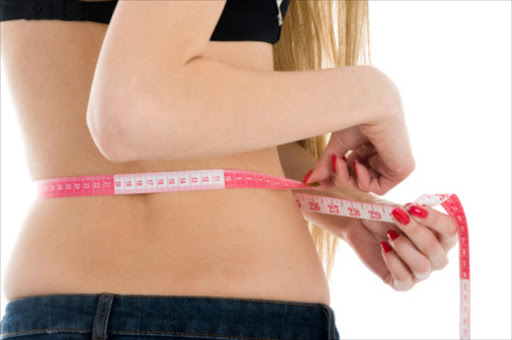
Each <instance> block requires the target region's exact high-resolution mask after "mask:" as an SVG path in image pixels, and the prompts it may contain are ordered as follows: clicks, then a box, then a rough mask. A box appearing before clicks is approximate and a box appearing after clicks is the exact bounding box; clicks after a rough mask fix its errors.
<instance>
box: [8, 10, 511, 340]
mask: <svg viewBox="0 0 512 340" xmlns="http://www.w3.org/2000/svg"><path fill="white" fill-rule="evenodd" d="M370 46H371V55H372V64H373V65H374V66H376V67H377V68H379V69H381V70H382V71H383V72H384V73H386V74H387V75H388V76H389V77H390V78H391V79H393V81H394V82H395V83H396V84H397V86H398V88H399V90H400V93H401V95H402V99H403V103H404V108H405V113H406V119H407V125H408V128H409V134H410V138H411V143H412V149H413V152H414V156H415V159H416V164H417V167H416V170H415V172H414V173H413V174H412V175H411V176H410V177H409V178H408V179H407V180H405V181H404V182H403V183H402V184H400V185H399V186H398V187H396V188H395V189H393V190H392V191H391V192H389V193H388V194H387V195H386V196H385V198H387V199H389V200H392V201H395V202H397V203H405V202H408V201H411V200H414V199H416V198H417V197H418V196H419V195H421V194H423V193H456V194H457V196H458V197H459V198H460V200H461V202H462V204H463V206H464V209H465V212H466V216H467V219H468V229H469V238H470V247H471V249H470V252H471V293H472V296H471V299H472V301H471V309H472V310H471V334H472V338H474V339H510V338H512V333H511V321H510V320H511V4H510V2H508V1H453V2H452V1H370ZM1 81H2V83H1V85H2V86H1V91H2V92H1V99H2V106H1V110H2V112H1V232H2V233H1V236H2V237H1V240H2V241H1V255H2V257H1V265H2V274H3V271H4V269H5V263H6V262H7V260H8V257H9V255H10V252H11V249H12V246H13V244H14V242H15V239H16V237H17V234H18V231H19V227H20V225H21V222H22V220H23V218H24V216H25V214H26V213H27V208H28V207H29V205H30V201H31V200H32V199H33V196H31V193H32V191H31V184H30V178H29V176H28V172H27V164H26V160H25V154H24V147H23V144H22V139H21V135H20V129H19V126H18V122H17V118H16V112H15V110H14V108H13V106H12V104H11V102H10V97H9V91H8V90H9V89H8V86H7V83H6V82H5V78H4V74H3V73H2V79H1ZM441 209H442V208H439V210H441ZM449 260H450V263H449V264H448V266H447V267H445V268H444V269H443V270H441V271H435V272H433V273H432V275H431V276H430V278H428V279H427V280H425V281H423V282H420V283H419V284H417V285H416V286H415V287H414V288H413V289H411V290H410V291H407V292H397V291H394V290H393V289H392V288H390V287H389V286H387V285H385V284H384V283H382V282H381V280H380V278H378V277H376V276H375V275H374V274H373V273H372V272H370V271H369V270H368V269H367V268H366V267H365V266H364V265H363V264H362V262H360V260H359V258H358V257H357V256H356V255H355V253H353V251H352V250H351V248H350V247H348V246H347V245H346V244H345V243H344V242H343V241H341V242H340V248H339V253H338V257H337V262H336V265H335V268H334V272H333V278H332V280H331V282H330V287H331V300H332V301H331V307H332V308H333V309H334V310H335V313H336V324H337V327H338V329H339V332H340V336H341V338H342V339H458V337H459V325H458V320H459V319H458V318H459V276H458V274H459V272H458V270H459V267H458V246H455V247H454V248H452V250H451V251H450V253H449ZM5 305H6V301H5V298H4V296H3V295H2V297H1V316H3V315H4V310H5Z"/></svg>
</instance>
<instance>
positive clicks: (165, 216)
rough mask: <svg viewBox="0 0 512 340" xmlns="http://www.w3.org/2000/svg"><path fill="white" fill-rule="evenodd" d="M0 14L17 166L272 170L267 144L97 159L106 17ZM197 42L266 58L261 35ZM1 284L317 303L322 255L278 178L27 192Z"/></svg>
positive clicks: (92, 171)
mask: <svg viewBox="0 0 512 340" xmlns="http://www.w3.org/2000/svg"><path fill="white" fill-rule="evenodd" d="M1 25H2V27H1V28H2V30H1V31H2V60H3V63H4V67H5V68H4V70H5V71H6V75H7V79H8V82H9V88H10V90H11V94H12V98H13V100H14V103H15V107H16V109H17V114H18V115H19V122H20V126H21V128H22V134H23V138H24V142H25V147H26V148H25V150H26V152H27V163H28V166H29V172H30V175H31V180H39V179H44V178H53V177H65V176H83V175H99V174H114V173H132V172H154V171H155V172H156V171H175V170H189V169H207V168H239V169H248V170H254V171H261V172H265V173H268V174H273V175H277V176H284V173H283V170H282V168H281V164H280V162H279V158H278V153H277V149H276V147H271V148H267V149H262V150H255V151H253V152H249V153H243V154H235V155H228V156H225V157H215V158H208V159H194V160H178V161H176V160H171V161H134V162H126V163H112V162H109V161H108V160H107V159H105V158H104V157H103V156H102V155H101V153H100V152H99V151H98V149H97V147H96V146H95V144H94V142H93V140H92V138H91V135H90V133H89V131H88V128H87V124H86V111H87V103H88V96H89V91H90V86H91V82H92V78H93V74H94V69H95V65H96V61H97V58H98V55H99V51H100V48H101V44H102V42H103V38H104V36H105V33H106V30H107V28H108V25H105V24H101V23H95V22H64V21H57V20H40V21H25V20H15V21H7V22H2V23H1ZM206 56H207V57H209V58H215V59H218V60H221V61H223V62H226V63H230V64H235V65H238V66H243V67H247V68H253V69H265V70H271V69H272V68H273V63H272V46H271V45H270V44H268V43H264V42H214V41H210V42H209V46H208V50H207V52H206ZM205 114H208V113H205ZM198 207H200V208H201V212H200V213H197V212H196V211H197V209H198ZM2 227H3V228H9V227H14V226H8V225H4V226H2ZM2 291H3V294H4V296H5V298H6V299H7V300H8V301H12V300H14V299H17V298H21V297H26V296H33V295H44V294H57V293H98V292H102V291H108V292H113V293H119V294H158V295H206V296H232V297H251V298H264V299H280V300H292V301H308V302H321V303H324V304H327V305H329V303H330V299H329V287H328V283H327V279H326V277H325V274H324V271H323V268H322V264H321V262H320V259H319V257H318V254H317V252H316V249H315V246H314V243H313V240H312V238H311V235H310V233H309V230H308V228H307V224H306V222H305V220H304V219H303V217H302V214H301V212H300V210H299V209H298V207H297V205H296V203H295V200H294V198H293V195H292V193H291V191H289V190H264V189H235V190H205V191H188V192H174V193H158V194H132V195H120V196H88V197H72V198H56V199H41V200H37V201H35V202H33V203H32V205H31V207H30V210H29V213H28V215H27V216H26V217H25V219H24V222H23V225H22V229H21V232H20V235H19V237H18V239H17V243H16V245H15V247H14V250H13V252H12V253H11V254H10V258H9V262H8V265H7V268H6V270H5V271H4V277H3V280H2Z"/></svg>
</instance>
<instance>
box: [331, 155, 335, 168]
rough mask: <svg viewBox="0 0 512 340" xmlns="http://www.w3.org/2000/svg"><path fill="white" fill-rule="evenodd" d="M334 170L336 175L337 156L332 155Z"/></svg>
mask: <svg viewBox="0 0 512 340" xmlns="http://www.w3.org/2000/svg"><path fill="white" fill-rule="evenodd" d="M331 163H332V170H333V171H334V173H336V155H335V154H332V156H331Z"/></svg>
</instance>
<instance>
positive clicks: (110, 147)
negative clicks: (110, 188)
mask: <svg viewBox="0 0 512 340" xmlns="http://www.w3.org/2000/svg"><path fill="white" fill-rule="evenodd" d="M120 107H125V106H124V105H123V106H120V105H109V106H107V105H94V104H93V105H91V104H90V105H89V107H88V109H87V127H88V129H89V132H90V134H91V137H92V140H93V142H94V144H95V145H96V147H97V148H98V150H99V151H100V153H101V154H102V155H103V157H105V158H106V159H107V160H109V161H110V162H113V163H123V162H130V161H135V160H137V159H138V153H137V151H136V149H135V148H134V144H133V143H132V141H131V140H132V137H133V136H132V137H131V136H130V133H131V134H132V135H133V133H134V131H133V130H131V129H130V127H129V126H130V125H131V124H130V122H129V120H130V119H131V118H130V114H129V113H128V112H127V111H126V110H115V109H114V108H118V109H119V108H120Z"/></svg>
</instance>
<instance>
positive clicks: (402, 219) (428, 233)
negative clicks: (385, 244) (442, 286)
mask: <svg viewBox="0 0 512 340" xmlns="http://www.w3.org/2000/svg"><path fill="white" fill-rule="evenodd" d="M392 216H393V219H394V220H395V221H396V222H395V225H396V226H397V227H398V228H399V229H400V231H402V232H403V234H404V236H407V238H408V239H409V240H410V242H412V243H411V244H412V245H414V247H415V248H417V249H418V250H419V251H420V252H421V253H422V254H423V255H424V256H426V257H427V258H428V260H429V261H430V263H431V266H432V270H434V269H441V268H443V267H444V266H446V264H447V263H448V259H447V256H446V250H445V249H444V248H443V246H442V245H441V243H439V240H438V239H437V238H436V236H435V235H434V233H433V232H432V230H430V229H429V228H427V227H426V226H425V225H422V224H421V223H418V222H417V221H416V220H414V219H412V218H411V217H410V215H409V214H408V213H406V212H405V211H404V209H401V208H400V207H396V208H395V209H393V211H392ZM408 255H411V254H410V253H404V256H408ZM411 261H414V259H411ZM420 271H421V270H420ZM420 274H421V273H420Z"/></svg>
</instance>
